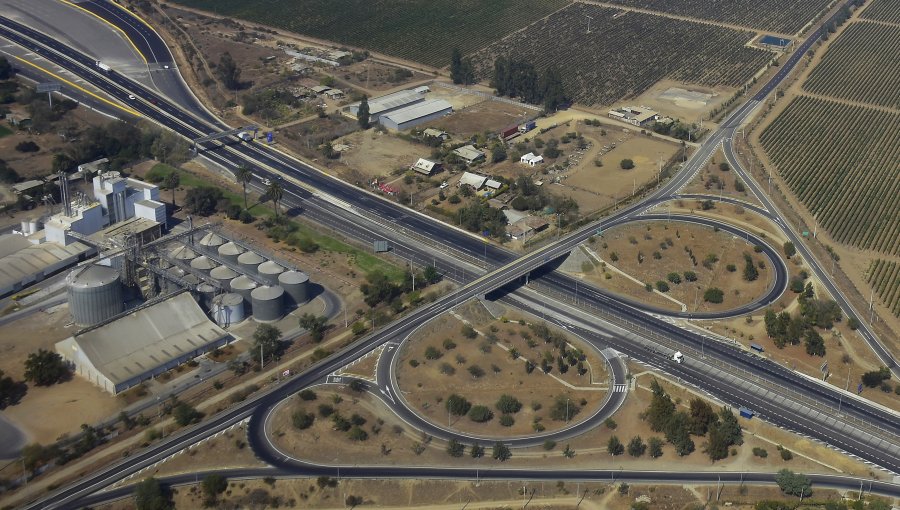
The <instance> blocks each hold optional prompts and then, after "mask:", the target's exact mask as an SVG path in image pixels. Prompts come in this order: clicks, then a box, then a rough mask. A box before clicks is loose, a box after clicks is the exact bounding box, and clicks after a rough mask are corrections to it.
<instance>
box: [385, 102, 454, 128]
mask: <svg viewBox="0 0 900 510" xmlns="http://www.w3.org/2000/svg"><path fill="white" fill-rule="evenodd" d="M448 109H449V110H450V111H452V110H453V105H451V104H450V103H448V102H447V101H444V100H443V99H432V100H430V101H424V102H421V103H418V104H414V105H412V106H407V107H406V108H401V109H399V110H396V111H393V112H390V113H386V114H384V115H382V116H381V117H382V118H384V119H390V120H391V122H394V123H396V124H398V125H399V124H404V123H406V122H409V121H411V120H416V119H418V118H421V117H426V116H428V115H433V114H435V113H440V112H442V111H445V110H448Z"/></svg>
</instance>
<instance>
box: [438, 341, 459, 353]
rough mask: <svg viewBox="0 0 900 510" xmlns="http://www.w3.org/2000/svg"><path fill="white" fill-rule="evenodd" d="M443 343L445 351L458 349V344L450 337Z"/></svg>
mask: <svg viewBox="0 0 900 510" xmlns="http://www.w3.org/2000/svg"><path fill="white" fill-rule="evenodd" d="M441 345H443V346H444V350H445V351H449V350H451V349H456V344H455V343H453V340H450V339H449V338H448V339H446V340H444V342H443V343H442V344H441Z"/></svg>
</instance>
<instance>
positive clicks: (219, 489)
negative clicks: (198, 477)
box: [200, 473, 228, 506]
mask: <svg viewBox="0 0 900 510" xmlns="http://www.w3.org/2000/svg"><path fill="white" fill-rule="evenodd" d="M200 487H201V488H202V489H203V494H204V495H205V496H206V505H207V506H213V504H215V502H216V499H217V498H218V497H219V494H222V493H223V492H225V490H226V489H228V479H227V478H225V477H224V476H222V475H217V474H215V473H213V474H210V475H206V476H205V477H203V481H202V482H200Z"/></svg>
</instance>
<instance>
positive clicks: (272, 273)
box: [256, 260, 284, 285]
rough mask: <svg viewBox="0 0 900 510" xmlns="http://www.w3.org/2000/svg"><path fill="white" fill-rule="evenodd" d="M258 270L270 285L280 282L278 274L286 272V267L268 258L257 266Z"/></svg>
mask: <svg viewBox="0 0 900 510" xmlns="http://www.w3.org/2000/svg"><path fill="white" fill-rule="evenodd" d="M256 272H257V274H259V277H260V278H261V279H262V280H263V281H265V282H266V283H268V284H269V285H276V284H278V275H280V274H281V273H283V272H284V268H283V267H281V266H280V265H278V264H276V263H275V262H272V261H271V260H267V261H265V262H263V263H262V264H260V265H258V266H256Z"/></svg>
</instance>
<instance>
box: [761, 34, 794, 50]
mask: <svg viewBox="0 0 900 510" xmlns="http://www.w3.org/2000/svg"><path fill="white" fill-rule="evenodd" d="M791 42H793V39H787V38H784V37H778V36H775V35H764V36H762V37H760V39H759V44H765V45H766V46H774V47H776V48H778V49H782V50H783V49H784V48H785V47H787V46H788V45H790V44H791Z"/></svg>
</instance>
